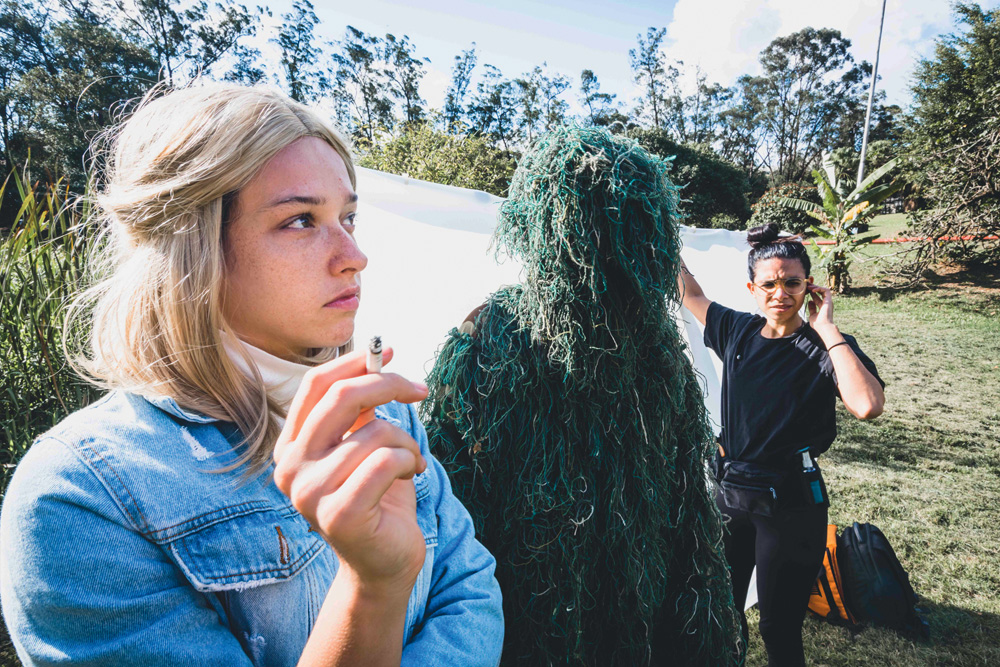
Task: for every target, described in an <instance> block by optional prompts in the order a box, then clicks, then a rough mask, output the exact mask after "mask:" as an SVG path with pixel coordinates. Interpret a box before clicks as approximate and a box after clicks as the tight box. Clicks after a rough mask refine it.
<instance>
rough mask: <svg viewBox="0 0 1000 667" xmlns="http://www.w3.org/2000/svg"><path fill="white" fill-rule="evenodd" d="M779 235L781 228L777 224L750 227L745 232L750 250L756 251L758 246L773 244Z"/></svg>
mask: <svg viewBox="0 0 1000 667" xmlns="http://www.w3.org/2000/svg"><path fill="white" fill-rule="evenodd" d="M780 235H781V227H779V226H778V225H777V223H774V222H769V223H767V224H766V225H761V226H760V227H752V228H750V229H748V230H747V243H749V244H750V247H751V248H754V249H757V248H759V247H760V246H764V245H768V244H769V243H774V242H775V241H777V240H778V237H779V236H780Z"/></svg>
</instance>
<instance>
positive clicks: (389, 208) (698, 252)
mask: <svg viewBox="0 0 1000 667" xmlns="http://www.w3.org/2000/svg"><path fill="white" fill-rule="evenodd" d="M357 192H358V226H357V231H356V232H355V238H356V239H357V241H358V244H359V245H360V246H361V249H362V250H363V251H364V253H365V254H366V255H368V267H367V268H366V269H365V271H364V273H362V277H361V308H360V310H359V311H358V317H357V326H356V328H355V341H356V342H357V346H362V345H364V344H366V341H368V340H369V339H370V338H371V337H372V336H373V335H376V334H377V335H380V336H382V339H383V342H384V343H385V344H387V345H391V346H392V347H393V349H394V352H395V356H394V358H393V361H392V363H391V364H390V365H389V366H388V368H387V369H386V370H388V371H392V372H394V373H399V374H400V375H403V376H405V377H408V378H410V379H413V380H423V379H424V378H425V377H426V376H427V373H428V372H430V370H431V367H432V366H433V365H434V355H435V354H436V352H437V350H438V348H439V347H440V346H441V345H442V344H443V343H444V341H445V338H446V337H447V335H448V332H449V331H451V329H452V328H454V327H456V326H458V325H459V324H461V323H462V321H463V320H464V319H465V317H466V315H468V314H469V313H470V312H472V310H473V309H475V308H476V307H477V306H479V305H480V304H481V303H483V301H485V299H486V297H487V296H488V295H489V294H490V293H492V292H494V291H496V290H497V289H498V288H499V287H501V286H502V285H509V284H514V283H517V282H519V281H520V280H519V276H520V266H519V265H518V264H517V263H516V262H515V261H514V260H512V259H511V258H509V257H501V258H500V259H499V260H498V259H497V258H496V256H495V252H494V250H493V248H492V246H491V241H492V235H493V229H494V227H495V226H496V216H497V210H498V208H499V206H500V203H501V202H502V201H503V200H502V199H500V198H499V197H495V196H493V195H491V194H487V193H485V192H480V191H478V190H467V189H464V188H456V187H451V186H447V185H438V184H436V183H427V182H425V181H418V180H414V179H411V178H406V177H404V176H396V175H394V174H386V173H383V172H379V171H374V170H371V169H362V168H359V169H358V173H357ZM681 239H682V242H683V250H682V251H681V256H682V257H683V258H684V262H685V263H686V264H687V267H688V268H689V269H690V270H691V272H692V273H693V274H694V275H695V277H696V278H697V279H698V283H699V284H700V285H701V286H702V289H703V290H704V291H705V294H706V296H708V297H709V298H710V299H712V300H713V301H717V302H719V303H721V304H723V305H725V306H728V307H730V308H735V309H737V310H743V311H750V312H754V311H756V310H757V305H756V303H755V301H754V299H753V297H752V296H751V295H750V292H749V291H748V290H747V288H746V283H747V273H746V261H747V252H748V251H749V247H748V246H747V242H746V234H745V233H743V232H730V231H726V230H720V229H696V228H694V227H685V226H682V227H681ZM676 317H677V320H678V323H679V324H680V325H681V327H682V330H683V332H684V334H685V337H686V339H687V342H688V344H689V349H690V353H691V360H692V363H693V364H694V367H695V369H696V370H697V371H698V373H699V374H700V376H701V378H702V384H703V386H704V389H705V404H706V406H707V407H708V411H709V414H710V415H711V418H712V423H713V426H714V427H715V430H716V433H718V431H719V419H720V413H719V402H720V381H721V377H722V362H721V361H720V360H719V359H718V357H717V356H716V355H715V353H714V352H712V351H711V350H709V349H708V348H706V347H705V345H704V343H703V342H702V332H703V327H702V326H701V325H700V324H699V323H698V321H697V320H695V319H694V317H693V316H692V315H691V313H689V312H688V311H686V310H684V309H683V308H678V309H677V312H676ZM755 574H756V572H755ZM756 602H757V590H756V585H755V579H754V580H753V581H751V583H750V590H749V595H748V596H747V601H746V608H747V609H749V608H750V607H751V606H753V605H754V604H756Z"/></svg>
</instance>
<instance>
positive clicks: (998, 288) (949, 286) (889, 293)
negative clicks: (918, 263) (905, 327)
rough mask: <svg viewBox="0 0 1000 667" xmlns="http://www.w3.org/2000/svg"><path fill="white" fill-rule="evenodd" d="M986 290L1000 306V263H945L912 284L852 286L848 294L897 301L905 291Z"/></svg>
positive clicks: (910, 292)
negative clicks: (959, 265)
mask: <svg viewBox="0 0 1000 667" xmlns="http://www.w3.org/2000/svg"><path fill="white" fill-rule="evenodd" d="M956 289H958V290H963V289H967V290H973V291H977V292H985V293H986V294H984V295H983V296H985V299H986V301H987V302H990V303H992V304H993V305H997V306H1000V266H996V265H985V264H983V265H974V266H967V267H945V268H941V269H939V270H938V271H928V272H927V273H925V274H924V276H923V279H922V280H921V281H920V282H919V283H916V284H913V285H903V286H899V285H895V286H894V285H889V286H879V285H863V286H858V287H852V288H851V289H850V292H849V294H850V295H851V296H855V297H874V298H876V299H878V300H879V301H882V302H886V301H894V300H895V299H897V298H899V297H900V296H902V295H904V294H914V293H927V292H930V293H932V294H933V293H938V292H946V293H948V294H949V295H951V294H953V293H954V290H956Z"/></svg>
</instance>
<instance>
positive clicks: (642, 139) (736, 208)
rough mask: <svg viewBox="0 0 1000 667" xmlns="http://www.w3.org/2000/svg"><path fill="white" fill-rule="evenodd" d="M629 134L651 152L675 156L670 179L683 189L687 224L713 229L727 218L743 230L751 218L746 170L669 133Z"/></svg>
mask: <svg viewBox="0 0 1000 667" xmlns="http://www.w3.org/2000/svg"><path fill="white" fill-rule="evenodd" d="M629 134H630V136H631V137H632V138H634V139H635V140H636V141H638V142H639V144H641V145H642V146H643V147H644V148H645V149H646V150H648V151H649V152H651V153H654V154H655V155H659V156H661V157H673V169H672V171H671V173H670V177H671V179H672V180H673V181H674V183H676V184H677V185H680V186H682V188H683V189H682V190H681V197H682V198H683V200H684V201H682V203H681V209H682V210H683V212H684V213H685V214H686V215H687V217H686V218H685V219H684V222H685V224H688V225H693V226H695V227H712V226H715V225H713V224H712V220H713V218H714V217H715V216H718V215H725V216H728V217H729V218H735V219H737V220H739V221H740V224H739V225H737V228H739V227H742V226H743V224H742V221H744V220H746V219H747V218H749V217H750V202H749V201H748V200H747V192H749V191H750V183H749V180H748V178H747V174H746V172H744V171H743V170H742V169H740V168H739V167H737V166H736V165H734V164H732V163H730V162H727V161H725V160H723V159H722V158H721V157H719V156H718V155H716V154H715V153H714V152H712V150H711V149H710V148H708V147H705V146H696V145H690V144H679V143H677V142H676V141H674V140H673V139H671V138H670V135H669V134H668V133H667V131H666V130H634V131H632V132H630V133H629Z"/></svg>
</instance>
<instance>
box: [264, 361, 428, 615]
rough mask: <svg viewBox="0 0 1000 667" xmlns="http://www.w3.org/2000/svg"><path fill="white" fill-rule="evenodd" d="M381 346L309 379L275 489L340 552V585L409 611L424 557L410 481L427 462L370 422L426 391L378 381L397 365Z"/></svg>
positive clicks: (404, 438) (280, 457)
mask: <svg viewBox="0 0 1000 667" xmlns="http://www.w3.org/2000/svg"><path fill="white" fill-rule="evenodd" d="M380 347H381V346H380V345H373V346H371V347H370V349H369V350H366V351H365V352H361V351H357V352H352V353H351V354H347V355H344V356H343V357H340V358H338V359H334V360H333V361H330V362H328V363H326V364H323V365H322V366H318V367H316V368H314V369H312V370H310V371H309V372H308V373H307V374H306V378H305V380H304V381H303V383H302V386H301V387H300V389H299V391H298V393H297V394H296V396H295V399H294V400H293V401H292V406H291V408H290V410H289V412H288V419H287V420H286V422H285V426H284V428H283V429H282V432H281V435H280V436H279V438H278V441H277V443H276V444H275V449H274V462H275V469H274V481H275V483H276V484H277V486H278V488H279V489H280V490H281V491H282V492H283V493H284V494H285V495H286V496H288V497H289V498H290V499H291V501H292V504H293V505H294V506H295V508H296V509H297V510H298V511H299V512H300V513H301V514H302V515H303V516H304V517H305V518H306V519H307V520H308V521H309V523H310V524H311V525H312V526H313V528H314V529H315V530H316V531H317V532H318V533H319V534H320V535H321V536H322V537H323V538H324V539H325V540H326V541H327V542H328V543H329V544H330V545H331V546H332V547H333V549H334V550H335V551H336V553H337V556H338V558H339V559H340V562H341V570H340V571H339V572H338V575H337V577H338V578H339V577H341V576H344V577H347V579H346V581H351V582H355V583H356V584H357V585H358V586H360V587H362V588H364V590H365V591H367V592H368V594H371V593H372V592H374V593H377V594H379V595H382V594H384V595H387V596H390V597H395V596H399V597H401V598H402V599H403V601H404V603H405V599H406V596H407V595H409V591H410V588H411V587H412V585H413V581H414V580H415V579H416V576H417V574H418V573H419V571H420V568H421V567H422V565H423V562H424V557H425V542H424V537H423V534H422V532H421V530H420V527H419V526H418V525H417V520H416V494H415V490H414V486H413V482H412V478H413V476H414V475H417V474H419V473H421V472H423V471H424V470H425V469H426V467H427V462H426V461H425V460H424V457H423V455H422V454H421V452H420V446H419V445H418V444H417V442H416V441H415V440H414V439H413V438H412V437H411V436H410V435H409V434H408V433H407V432H406V431H404V430H402V429H400V428H398V427H396V426H394V425H393V424H391V423H389V422H387V421H384V420H381V419H378V420H376V419H373V417H374V408H375V406H378V405H382V404H384V403H389V402H391V401H399V402H402V403H414V402H416V401H419V400H422V399H423V398H425V397H426V396H427V387H426V386H425V385H423V384H422V383H416V382H410V381H409V380H406V379H405V378H403V377H401V376H399V375H396V374H393V373H384V374H383V373H380V372H378V371H380V370H381V364H382V362H383V361H384V362H386V363H388V362H389V360H391V358H392V350H391V349H389V348H386V349H385V351H384V354H383V353H382V352H381V350H380ZM369 357H370V359H369Z"/></svg>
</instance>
